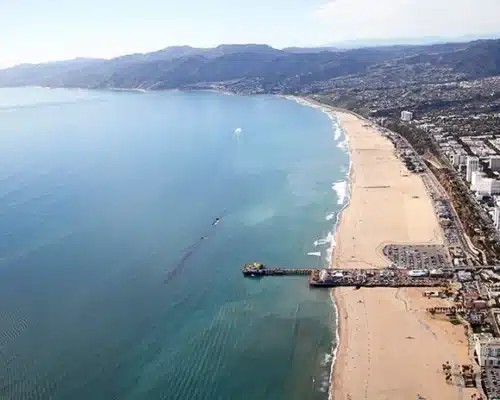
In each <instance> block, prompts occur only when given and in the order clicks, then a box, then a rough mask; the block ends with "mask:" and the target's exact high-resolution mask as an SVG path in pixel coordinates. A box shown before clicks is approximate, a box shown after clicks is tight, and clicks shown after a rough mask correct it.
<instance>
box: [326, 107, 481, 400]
mask: <svg viewBox="0 0 500 400" xmlns="http://www.w3.org/2000/svg"><path fill="white" fill-rule="evenodd" d="M335 115H336V117H337V118H338V120H339V122H340V125H341V126H342V128H343V129H344V130H345V131H346V133H347V134H348V136H349V146H350V151H351V157H352V169H351V199H350V203H349V206H348V207H347V208H346V209H345V210H344V212H343V214H342V216H341V220H340V225H339V227H338V231H337V237H336V239H337V247H336V249H335V252H334V258H333V266H334V267H358V268H359V267H383V266H386V265H388V264H389V261H388V260H387V259H386V258H385V257H384V256H383V254H382V248H383V246H384V245H385V244H387V243H409V244H419V243H422V244H423V243H426V244H442V243H443V237H442V233H441V229H440V227H439V224H438V221H437V218H436V215H435V213H434V210H433V207H432V203H431V200H430V198H429V197H428V195H427V192H426V190H425V187H424V184H423V181H422V179H421V178H420V177H419V176H418V175H416V174H408V171H407V170H406V167H405V166H404V165H403V163H402V162H401V161H400V160H399V159H398V158H397V157H396V155H395V152H394V147H393V145H392V143H391V142H390V141H389V140H388V139H386V138H385V137H383V136H382V135H380V134H379V133H378V132H377V130H376V129H374V128H373V127H371V126H369V125H367V124H366V123H365V122H364V121H362V120H360V119H358V118H357V117H355V116H354V115H352V114H349V113H342V112H336V113H335ZM334 294H335V298H336V301H337V306H338V309H339V325H340V345H339V348H338V353H337V360H336V364H335V367H334V373H333V379H332V385H333V397H334V399H352V400H357V399H370V400H371V399H417V397H418V396H419V395H420V396H422V397H423V398H425V399H427V400H429V399H436V400H437V399H439V400H443V399H461V398H463V399H469V398H470V395H471V394H472V393H474V391H473V390H471V389H464V388H461V387H458V386H456V385H449V384H446V383H445V377H444V374H443V372H442V367H441V366H442V364H443V363H445V362H446V361H449V362H450V363H451V364H452V365H458V364H466V363H468V345H467V338H466V335H465V330H464V327H463V326H461V325H458V326H454V325H452V324H451V323H450V322H448V321H445V320H437V319H433V318H431V317H430V316H429V315H428V314H427V313H426V312H425V309H426V307H432V306H434V305H447V303H446V301H444V300H441V299H432V300H430V299H427V298H425V297H423V296H422V292H421V291H420V290H418V289H404V288H403V289H361V290H353V289H351V288H341V289H336V290H335V291H334Z"/></svg>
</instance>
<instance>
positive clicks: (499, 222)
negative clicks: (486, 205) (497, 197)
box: [493, 203, 500, 231]
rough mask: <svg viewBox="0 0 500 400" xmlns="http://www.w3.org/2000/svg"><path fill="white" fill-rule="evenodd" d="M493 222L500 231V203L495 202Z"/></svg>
mask: <svg viewBox="0 0 500 400" xmlns="http://www.w3.org/2000/svg"><path fill="white" fill-rule="evenodd" d="M493 223H494V224H495V229H496V230H497V231H500V205H499V204H498V203H496V204H495V209H494V210H493Z"/></svg>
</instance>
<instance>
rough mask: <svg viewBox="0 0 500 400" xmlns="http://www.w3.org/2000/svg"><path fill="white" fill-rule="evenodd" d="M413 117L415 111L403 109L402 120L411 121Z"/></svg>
mask: <svg viewBox="0 0 500 400" xmlns="http://www.w3.org/2000/svg"><path fill="white" fill-rule="evenodd" d="M412 119H413V113H412V112H411V111H401V121H406V122H408V121H411V120H412Z"/></svg>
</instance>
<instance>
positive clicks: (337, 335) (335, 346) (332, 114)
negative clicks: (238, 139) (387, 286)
mask: <svg viewBox="0 0 500 400" xmlns="http://www.w3.org/2000/svg"><path fill="white" fill-rule="evenodd" d="M278 97H281V98H283V99H285V100H291V101H294V102H296V103H298V104H300V105H303V106H305V107H310V108H315V109H319V110H320V111H322V112H323V113H325V114H326V115H327V116H328V117H329V118H330V120H331V121H332V124H333V123H334V122H335V123H336V124H337V126H338V129H339V130H340V131H341V133H342V134H344V138H345V139H344V140H345V143H346V151H347V154H348V156H349V166H348V170H347V172H346V181H347V188H346V198H345V201H344V203H343V205H342V207H341V209H340V210H339V212H338V213H337V215H336V217H335V223H334V225H333V232H332V234H333V243H332V245H331V247H330V249H329V259H328V268H332V267H333V253H334V252H335V247H336V240H337V237H338V231H339V228H340V224H341V221H342V215H343V214H344V211H345V210H346V209H347V208H348V207H349V205H350V202H351V191H352V173H353V163H352V154H351V147H350V145H349V135H348V133H347V131H346V130H345V129H344V128H343V127H342V125H341V124H340V121H339V119H338V118H337V115H336V111H335V110H334V109H333V108H332V107H329V106H327V105H323V104H319V103H316V102H314V101H313V100H310V99H306V98H303V97H297V96H283V95H280V96H278ZM329 294H330V300H331V302H332V306H333V309H334V313H335V329H334V343H332V351H331V356H332V362H331V366H330V377H329V385H328V399H329V400H333V398H334V387H333V382H334V374H335V365H336V363H337V355H338V353H339V349H340V343H341V340H342V337H341V332H342V329H341V325H342V323H341V319H340V311H341V308H342V307H341V304H340V302H339V298H338V296H337V295H336V293H335V289H331V290H329Z"/></svg>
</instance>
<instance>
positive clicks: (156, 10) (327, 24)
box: [0, 0, 500, 68]
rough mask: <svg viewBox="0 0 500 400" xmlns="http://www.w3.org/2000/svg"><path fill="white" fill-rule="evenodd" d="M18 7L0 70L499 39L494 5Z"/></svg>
mask: <svg viewBox="0 0 500 400" xmlns="http://www.w3.org/2000/svg"><path fill="white" fill-rule="evenodd" d="M229 4H230V6H228V2H227V0H141V2H140V3H137V2H136V1H132V0H72V1H65V0H45V1H41V0H16V1H4V2H0V15H2V24H0V36H1V37H2V38H3V40H2V49H1V51H0V68H5V67H9V66H12V65H16V64H21V63H38V62H46V61H55V60H64V59H72V58H76V57H96V58H112V57H116V56H119V55H123V54H130V53H137V52H141V53H142V52H148V51H154V50H159V49H162V48H164V47H168V46H174V45H190V46H194V47H215V46H217V45H219V44H227V43H265V44H269V45H271V46H274V47H277V48H283V47H288V46H322V45H328V44H332V43H339V42H343V41H353V40H363V41H368V40H369V41H370V42H372V43H373V42H374V41H377V40H382V39H383V40H384V41H387V40H393V39H397V38H411V39H414V38H420V37H428V36H434V37H436V36H438V37H445V38H455V37H461V36H464V35H480V36H486V37H487V36H490V35H497V34H498V33H499V30H500V29H499V27H498V21H497V20H498V15H500V1H499V0H377V1H373V0H334V1H327V0H272V1H268V0H254V1H253V2H248V1H241V0H233V1H232V2H231V3H229Z"/></svg>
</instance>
